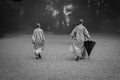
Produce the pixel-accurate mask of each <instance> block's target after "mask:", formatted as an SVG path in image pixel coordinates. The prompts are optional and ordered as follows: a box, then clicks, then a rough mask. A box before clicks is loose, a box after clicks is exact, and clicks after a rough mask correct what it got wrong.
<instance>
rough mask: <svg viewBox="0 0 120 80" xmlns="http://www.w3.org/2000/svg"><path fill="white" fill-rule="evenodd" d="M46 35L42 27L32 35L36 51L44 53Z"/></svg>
mask: <svg viewBox="0 0 120 80" xmlns="http://www.w3.org/2000/svg"><path fill="white" fill-rule="evenodd" d="M45 41H46V40H45V35H44V32H43V30H42V29H40V28H36V29H35V30H34V32H33V35H32V42H33V43H34V52H35V53H37V54H38V53H42V52H43V48H44V43H45Z"/></svg>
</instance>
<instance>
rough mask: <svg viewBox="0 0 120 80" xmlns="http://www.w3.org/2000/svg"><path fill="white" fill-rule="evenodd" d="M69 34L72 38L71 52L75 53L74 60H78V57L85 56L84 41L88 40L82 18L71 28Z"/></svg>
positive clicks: (88, 36) (82, 57)
mask: <svg viewBox="0 0 120 80" xmlns="http://www.w3.org/2000/svg"><path fill="white" fill-rule="evenodd" d="M70 36H71V37H72V40H73V44H72V46H71V51H72V53H74V54H76V55H77V58H76V61H78V60H79V59H84V58H85V56H86V49H85V47H84V41H86V40H89V39H90V35H89V33H88V31H87V29H86V28H85V26H84V25H83V19H80V24H79V25H77V26H76V27H75V28H74V29H73V31H72V32H71V34H70Z"/></svg>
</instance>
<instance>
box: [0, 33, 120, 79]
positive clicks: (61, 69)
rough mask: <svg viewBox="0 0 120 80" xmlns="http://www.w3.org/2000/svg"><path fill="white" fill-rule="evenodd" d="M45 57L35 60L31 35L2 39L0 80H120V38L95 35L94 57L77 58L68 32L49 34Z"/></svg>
mask: <svg viewBox="0 0 120 80" xmlns="http://www.w3.org/2000/svg"><path fill="white" fill-rule="evenodd" d="M46 39H47V43H46V48H45V51H44V54H42V57H43V58H42V60H36V59H34V57H35V56H34V54H33V45H32V44H31V35H26V34H21V35H10V36H7V37H6V38H3V39H0V80H120V76H119V75H120V37H119V36H114V35H111V36H110V35H109V36H108V35H92V39H93V40H95V41H96V42H97V44H96V46H95V48H94V50H93V52H92V54H91V59H90V60H87V59H86V60H81V61H78V62H76V61H74V60H73V59H74V58H75V55H73V54H71V53H69V47H70V45H71V39H70V37H69V36H67V35H51V34H46Z"/></svg>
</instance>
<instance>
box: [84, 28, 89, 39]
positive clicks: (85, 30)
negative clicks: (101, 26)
mask: <svg viewBox="0 0 120 80" xmlns="http://www.w3.org/2000/svg"><path fill="white" fill-rule="evenodd" d="M84 35H85V40H90V35H89V32H88V30H87V29H86V28H85V27H84Z"/></svg>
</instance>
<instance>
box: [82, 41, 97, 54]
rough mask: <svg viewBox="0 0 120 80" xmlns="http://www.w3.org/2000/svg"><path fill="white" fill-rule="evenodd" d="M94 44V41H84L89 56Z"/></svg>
mask: <svg viewBox="0 0 120 80" xmlns="http://www.w3.org/2000/svg"><path fill="white" fill-rule="evenodd" d="M95 44H96V42H95V41H92V40H87V41H84V46H85V48H86V50H87V53H88V56H90V54H91V52H92V50H93V48H94V46H95Z"/></svg>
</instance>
